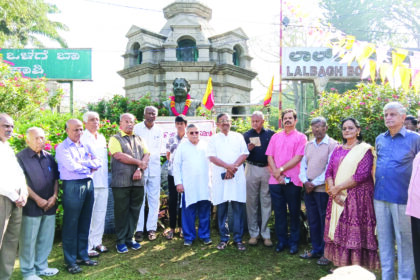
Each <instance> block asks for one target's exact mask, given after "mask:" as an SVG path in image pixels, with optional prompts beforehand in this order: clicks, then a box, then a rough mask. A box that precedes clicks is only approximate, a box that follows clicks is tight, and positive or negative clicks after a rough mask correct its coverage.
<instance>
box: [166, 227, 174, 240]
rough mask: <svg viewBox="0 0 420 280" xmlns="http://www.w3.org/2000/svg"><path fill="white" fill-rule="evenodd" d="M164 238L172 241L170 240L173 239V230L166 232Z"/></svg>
mask: <svg viewBox="0 0 420 280" xmlns="http://www.w3.org/2000/svg"><path fill="white" fill-rule="evenodd" d="M165 237H166V239H167V240H172V238H174V230H173V229H171V230H168V231H167V232H166V234H165Z"/></svg>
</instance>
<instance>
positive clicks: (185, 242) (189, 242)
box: [184, 240, 192, 247]
mask: <svg viewBox="0 0 420 280" xmlns="http://www.w3.org/2000/svg"><path fill="white" fill-rule="evenodd" d="M191 245H192V241H189V240H185V241H184V246H187V247H190V246H191Z"/></svg>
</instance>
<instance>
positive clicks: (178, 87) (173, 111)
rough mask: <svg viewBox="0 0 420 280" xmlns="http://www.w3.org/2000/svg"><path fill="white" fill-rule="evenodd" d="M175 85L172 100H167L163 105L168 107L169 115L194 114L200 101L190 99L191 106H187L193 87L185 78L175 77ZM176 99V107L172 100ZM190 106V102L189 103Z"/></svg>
mask: <svg viewBox="0 0 420 280" xmlns="http://www.w3.org/2000/svg"><path fill="white" fill-rule="evenodd" d="M172 85H173V96H171V100H166V101H164V102H163V105H164V106H165V107H166V109H168V111H169V116H177V115H179V114H184V115H186V116H194V115H195V110H196V109H197V107H198V106H200V103H201V102H200V101H198V100H195V99H192V98H191V97H190V99H189V102H190V104H189V108H187V107H186V103H187V99H188V98H187V97H188V96H189V92H190V89H191V85H190V83H189V82H188V80H187V79H185V78H175V80H174V81H173V83H172ZM172 101H174V103H175V104H174V107H173V108H172V107H171V102H172ZM187 106H188V104H187Z"/></svg>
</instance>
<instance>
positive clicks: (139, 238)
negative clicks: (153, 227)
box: [134, 231, 143, 243]
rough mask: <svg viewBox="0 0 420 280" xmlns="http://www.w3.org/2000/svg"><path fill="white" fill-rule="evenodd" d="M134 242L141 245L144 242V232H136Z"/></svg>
mask: <svg viewBox="0 0 420 280" xmlns="http://www.w3.org/2000/svg"><path fill="white" fill-rule="evenodd" d="M134 240H136V242H138V243H140V242H142V241H143V232H142V231H136V233H135V234H134Z"/></svg>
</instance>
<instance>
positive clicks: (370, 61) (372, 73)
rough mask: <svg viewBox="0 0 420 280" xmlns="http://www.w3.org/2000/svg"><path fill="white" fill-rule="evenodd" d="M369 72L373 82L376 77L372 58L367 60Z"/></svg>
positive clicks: (374, 63)
mask: <svg viewBox="0 0 420 280" xmlns="http://www.w3.org/2000/svg"><path fill="white" fill-rule="evenodd" d="M369 72H370V78H371V79H372V83H374V82H375V79H376V62H375V61H374V60H369Z"/></svg>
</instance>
